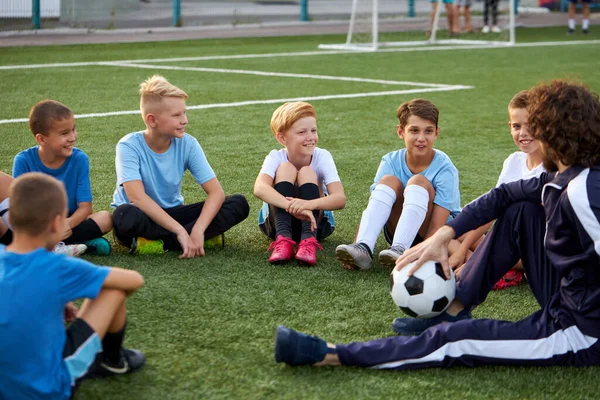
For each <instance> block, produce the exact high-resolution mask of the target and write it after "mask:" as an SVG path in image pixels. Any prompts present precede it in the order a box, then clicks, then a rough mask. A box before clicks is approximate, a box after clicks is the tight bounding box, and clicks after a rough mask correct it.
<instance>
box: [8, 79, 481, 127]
mask: <svg viewBox="0 0 600 400" xmlns="http://www.w3.org/2000/svg"><path fill="white" fill-rule="evenodd" d="M466 89H473V86H463V85H454V86H450V85H448V86H444V87H439V88H419V89H406V90H391V91H386V92H367V93H348V94H332V95H323V96H306V97H293V98H287V99H268V100H247V101H239V102H234V103H214V104H200V105H196V106H188V107H187V109H188V110H205V109H209V108H226V107H244V106H251V105H257V104H273V103H275V104H280V103H285V102H287V101H318V100H332V99H355V98H360V97H379V96H393V95H400V94H412V93H430V92H448V91H453V90H466ZM136 114H140V110H130V111H111V112H104V113H94V114H79V115H75V118H100V117H112V116H117V115H136ZM19 122H27V118H16V119H2V120H0V125H1V124H14V123H19Z"/></svg>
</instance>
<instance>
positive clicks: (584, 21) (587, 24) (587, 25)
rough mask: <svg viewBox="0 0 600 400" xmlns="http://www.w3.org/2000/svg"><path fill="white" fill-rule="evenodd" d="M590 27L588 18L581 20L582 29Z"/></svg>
mask: <svg viewBox="0 0 600 400" xmlns="http://www.w3.org/2000/svg"><path fill="white" fill-rule="evenodd" d="M589 27H590V20H589V19H584V20H583V21H582V22H581V28H582V29H588V28H589Z"/></svg>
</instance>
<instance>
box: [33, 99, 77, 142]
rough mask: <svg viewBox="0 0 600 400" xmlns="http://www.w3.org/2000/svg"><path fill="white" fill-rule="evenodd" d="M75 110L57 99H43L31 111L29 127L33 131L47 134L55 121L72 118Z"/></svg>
mask: <svg viewBox="0 0 600 400" xmlns="http://www.w3.org/2000/svg"><path fill="white" fill-rule="evenodd" d="M72 116H73V111H71V109H70V108H69V107H67V106H65V105H64V104H63V103H60V102H58V101H55V100H42V101H40V102H39V103H37V104H36V105H34V106H33V107H31V110H30V111H29V129H30V130H31V133H33V134H34V135H37V134H38V133H40V134H42V135H44V136H47V135H48V133H49V131H50V129H51V128H52V124H53V123H54V122H55V121H62V120H63V119H67V118H71V117H72Z"/></svg>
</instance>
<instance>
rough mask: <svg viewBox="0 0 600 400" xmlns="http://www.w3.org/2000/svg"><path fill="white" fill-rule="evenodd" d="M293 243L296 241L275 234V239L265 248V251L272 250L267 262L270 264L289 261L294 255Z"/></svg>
mask: <svg viewBox="0 0 600 400" xmlns="http://www.w3.org/2000/svg"><path fill="white" fill-rule="evenodd" d="M295 244H296V242H294V241H293V240H292V239H290V238H287V237H283V236H281V235H279V236H277V239H276V240H275V241H274V242H273V243H271V245H270V246H269V248H268V249H267V251H271V250H273V253H272V254H271V257H269V262H270V263H271V264H283V263H286V262H288V261H290V260H291V259H292V256H293V255H294V245H295Z"/></svg>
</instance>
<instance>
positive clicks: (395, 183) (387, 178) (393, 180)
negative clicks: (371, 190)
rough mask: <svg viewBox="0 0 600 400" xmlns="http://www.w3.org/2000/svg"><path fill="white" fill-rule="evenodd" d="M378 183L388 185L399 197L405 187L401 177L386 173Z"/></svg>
mask: <svg viewBox="0 0 600 400" xmlns="http://www.w3.org/2000/svg"><path fill="white" fill-rule="evenodd" d="M377 184H378V185H385V186H388V187H389V188H391V189H392V190H393V191H394V192H396V195H397V196H398V197H400V195H401V194H402V192H403V191H404V187H403V185H402V182H401V181H400V179H398V178H397V177H395V176H394V175H384V176H382V177H381V179H380V180H379V182H377Z"/></svg>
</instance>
